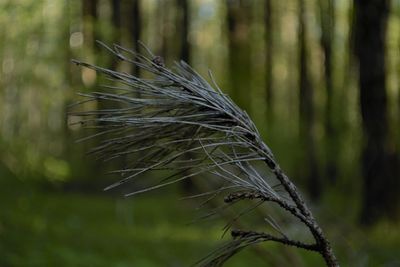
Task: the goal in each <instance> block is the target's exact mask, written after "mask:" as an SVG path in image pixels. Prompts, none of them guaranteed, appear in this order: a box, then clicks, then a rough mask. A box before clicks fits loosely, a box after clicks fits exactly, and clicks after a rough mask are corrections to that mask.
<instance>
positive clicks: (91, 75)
mask: <svg viewBox="0 0 400 267" xmlns="http://www.w3.org/2000/svg"><path fill="white" fill-rule="evenodd" d="M96 77H97V74H96V71H94V70H92V69H88V68H85V69H82V81H83V83H84V84H85V86H92V85H93V84H94V83H95V82H96Z"/></svg>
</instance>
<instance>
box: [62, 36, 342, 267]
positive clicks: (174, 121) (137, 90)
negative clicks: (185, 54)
mask: <svg viewBox="0 0 400 267" xmlns="http://www.w3.org/2000/svg"><path fill="white" fill-rule="evenodd" d="M99 43H100V44H101V45H102V46H103V47H105V48H106V49H107V50H109V51H110V52H111V53H112V54H113V55H115V56H116V58H118V59H119V60H122V61H126V62H129V63H132V64H134V65H135V66H138V67H139V68H141V69H143V70H145V71H147V72H150V73H151V74H152V75H153V78H150V79H144V78H139V77H135V76H133V75H130V74H128V73H123V72H118V71H114V70H109V69H106V68H102V67H99V66H95V65H92V64H88V63H84V62H80V61H77V60H74V61H73V62H74V63H76V64H77V65H81V66H83V67H87V68H91V69H93V70H95V71H97V72H98V73H101V74H103V75H105V76H106V77H108V78H109V79H110V80H111V81H112V82H113V83H115V84H116V85H106V86H104V89H106V90H107V92H103V91H101V92H92V93H87V94H81V96H82V97H83V98H84V100H82V101H80V102H78V103H76V104H74V105H72V106H71V111H70V115H75V116H79V117H80V118H81V120H80V121H79V123H80V124H82V125H84V126H85V127H88V128H95V129H97V132H96V133H94V134H92V135H90V136H86V137H84V138H82V139H80V141H86V140H89V139H95V138H100V137H101V138H102V141H101V142H100V143H99V145H98V146H97V147H95V148H93V149H92V150H91V151H89V153H90V154H93V155H95V156H96V157H97V158H99V159H102V160H105V161H107V160H115V159H118V158H120V157H123V156H127V155H129V156H134V157H136V158H137V160H135V161H134V162H132V163H131V164H130V165H128V166H126V167H125V168H123V169H121V170H116V171H115V172H117V173H119V174H121V175H122V176H123V177H124V178H123V179H121V180H120V181H118V182H116V183H114V184H112V185H110V186H108V187H107V188H106V189H105V190H109V189H112V188H115V187H117V186H122V185H123V184H125V183H128V182H131V181H132V180H133V178H135V177H139V176H140V175H141V174H143V173H146V172H157V171H161V170H169V171H170V172H171V173H172V174H170V175H168V176H167V177H166V178H164V179H162V180H160V181H159V182H158V183H157V184H153V185H148V186H147V187H145V188H142V189H137V190H135V191H133V192H131V193H128V194H127V196H131V195H136V194H140V193H145V192H148V191H150V190H155V189H158V188H162V187H165V186H168V185H171V184H174V183H178V182H181V181H183V180H185V179H190V178H193V177H198V176H200V175H201V177H202V179H217V180H220V181H222V182H223V184H224V185H223V186H221V188H220V189H217V190H216V191H214V192H205V193H203V194H200V196H207V195H210V196H211V198H213V197H215V196H216V195H220V194H225V198H224V202H225V203H226V204H227V206H229V205H230V204H234V203H237V202H241V201H243V200H246V199H247V200H248V199H250V200H251V199H256V200H258V201H259V203H265V202H272V203H276V204H278V206H279V207H281V208H282V209H284V210H286V211H287V212H288V213H290V214H291V215H292V216H294V217H295V218H297V219H298V220H299V223H302V224H304V225H305V226H306V227H307V228H308V229H309V231H310V233H311V234H312V236H313V237H314V240H315V244H306V243H304V242H302V241H298V240H292V239H289V238H288V237H287V235H285V234H284V233H283V231H282V230H281V229H280V227H279V226H278V225H277V223H276V222H274V221H273V220H267V219H266V221H268V222H269V223H270V224H271V226H272V227H273V228H274V229H276V230H277V231H278V232H280V233H281V235H282V237H275V236H273V235H270V234H267V233H260V232H255V231H241V230H232V231H231V235H232V236H233V237H234V240H233V241H231V242H230V243H228V244H227V245H225V246H223V247H221V248H220V249H217V250H216V251H214V252H213V253H211V254H210V255H209V256H208V257H206V258H204V259H203V260H201V261H199V262H198V265H199V266H221V265H222V264H223V263H224V262H225V261H226V260H228V259H229V258H230V257H232V256H233V255H234V254H236V253H237V252H238V251H240V250H241V249H242V248H244V247H247V246H249V245H253V244H256V243H260V242H264V241H273V242H278V243H281V244H284V245H289V246H295V247H298V248H303V249H308V250H311V251H315V252H318V253H320V254H321V255H322V256H323V257H324V260H325V262H326V264H327V266H339V265H338V263H337V260H336V258H335V256H334V254H333V251H332V249H331V247H330V244H329V242H328V240H327V239H326V238H325V236H324V234H323V232H322V230H321V228H320V227H319V226H318V224H317V222H316V220H315V219H314V217H313V215H312V213H311V211H310V210H309V208H308V207H307V206H306V204H305V202H304V201H303V199H302V197H301V196H300V194H299V191H298V190H297V188H296V187H295V185H294V184H293V183H292V182H291V181H290V179H289V178H288V177H287V176H286V175H285V174H284V172H283V171H282V170H281V169H280V167H279V165H278V163H277V162H276V160H275V158H274V156H273V154H272V152H271V150H270V149H269V148H268V146H267V145H266V144H265V143H264V142H263V140H262V139H261V136H260V134H259V132H258V130H257V128H256V126H255V125H254V123H253V122H252V120H251V119H250V117H249V116H248V114H247V113H246V112H245V111H244V110H242V109H240V108H239V107H238V106H237V105H236V104H235V103H234V102H233V101H232V100H231V99H230V98H229V96H227V95H226V94H224V93H223V92H222V91H221V90H220V89H219V88H218V86H217V85H216V83H215V81H214V78H213V77H212V75H211V73H209V74H210V79H211V81H212V84H213V86H212V85H210V84H209V83H208V82H207V81H206V80H205V79H204V78H202V77H201V76H200V75H199V74H198V73H197V72H196V71H195V70H193V69H192V68H191V67H190V66H189V65H187V64H186V63H185V62H183V61H180V62H179V63H175V66H174V70H171V69H169V68H167V67H165V66H164V64H163V61H162V59H160V58H159V57H156V56H154V55H153V54H152V53H151V52H150V51H149V50H148V49H147V48H146V47H145V49H144V50H146V51H148V55H147V56H146V55H142V54H138V53H136V52H134V51H130V50H128V49H126V48H123V47H121V46H119V45H114V46H113V47H112V48H111V47H108V46H106V45H104V44H103V43H101V42H99ZM139 96H140V97H139ZM87 102H107V103H108V104H109V106H112V107H113V108H109V109H95V110H76V109H77V108H78V107H84V105H85V104H86V103H87ZM260 164H263V165H264V167H265V168H266V169H269V171H270V175H269V176H265V175H263V174H261V172H260V171H259V167H258V166H259V165H260ZM256 165H257V167H256ZM188 170H190V172H188ZM270 180H275V181H276V182H277V183H278V184H279V186H280V187H282V190H281V191H279V190H276V186H272V185H271V183H270V182H269V181H270ZM257 205H258V204H257ZM252 210H253V207H250V208H248V209H246V210H245V211H244V212H243V213H241V214H239V216H238V217H240V216H242V215H244V214H246V213H249V212H251V211H252ZM236 219H238V218H235V220H236ZM229 228H230V223H228V224H227V227H226V230H228V229H229Z"/></svg>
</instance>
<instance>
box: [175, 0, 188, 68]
mask: <svg viewBox="0 0 400 267" xmlns="http://www.w3.org/2000/svg"><path fill="white" fill-rule="evenodd" d="M177 3H178V10H179V11H178V12H179V13H180V16H178V20H179V22H180V23H178V25H179V28H180V30H179V31H178V32H180V33H181V36H180V41H181V44H180V53H179V58H180V59H182V60H183V61H185V62H186V63H188V64H190V43H189V28H190V10H189V3H188V0H177Z"/></svg>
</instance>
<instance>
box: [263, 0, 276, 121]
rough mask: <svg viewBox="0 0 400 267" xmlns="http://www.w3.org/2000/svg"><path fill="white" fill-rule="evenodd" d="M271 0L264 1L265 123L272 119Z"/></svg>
mask: <svg viewBox="0 0 400 267" xmlns="http://www.w3.org/2000/svg"><path fill="white" fill-rule="evenodd" d="M272 14H273V12H272V0H266V1H265V14H264V20H265V97H266V99H265V103H266V105H267V123H268V125H271V124H272V120H273V110H274V109H273V101H274V99H273V92H272V79H273V75H272V53H273V37H272V36H273V33H272V32H273V31H272V27H273V24H272V23H273V22H272Z"/></svg>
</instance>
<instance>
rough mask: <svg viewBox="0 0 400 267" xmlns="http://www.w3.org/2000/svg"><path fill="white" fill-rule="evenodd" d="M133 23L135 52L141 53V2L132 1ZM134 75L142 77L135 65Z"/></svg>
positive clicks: (131, 30)
mask: <svg viewBox="0 0 400 267" xmlns="http://www.w3.org/2000/svg"><path fill="white" fill-rule="evenodd" d="M130 4H131V6H130V9H129V10H131V16H132V17H131V23H130V24H129V29H130V32H131V36H132V44H133V50H134V51H139V43H138V41H140V36H141V29H142V22H141V17H140V14H141V13H140V0H132V1H131V3H130ZM132 73H133V75H135V76H139V75H140V68H139V67H138V66H136V65H135V67H134V69H133V70H132Z"/></svg>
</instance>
